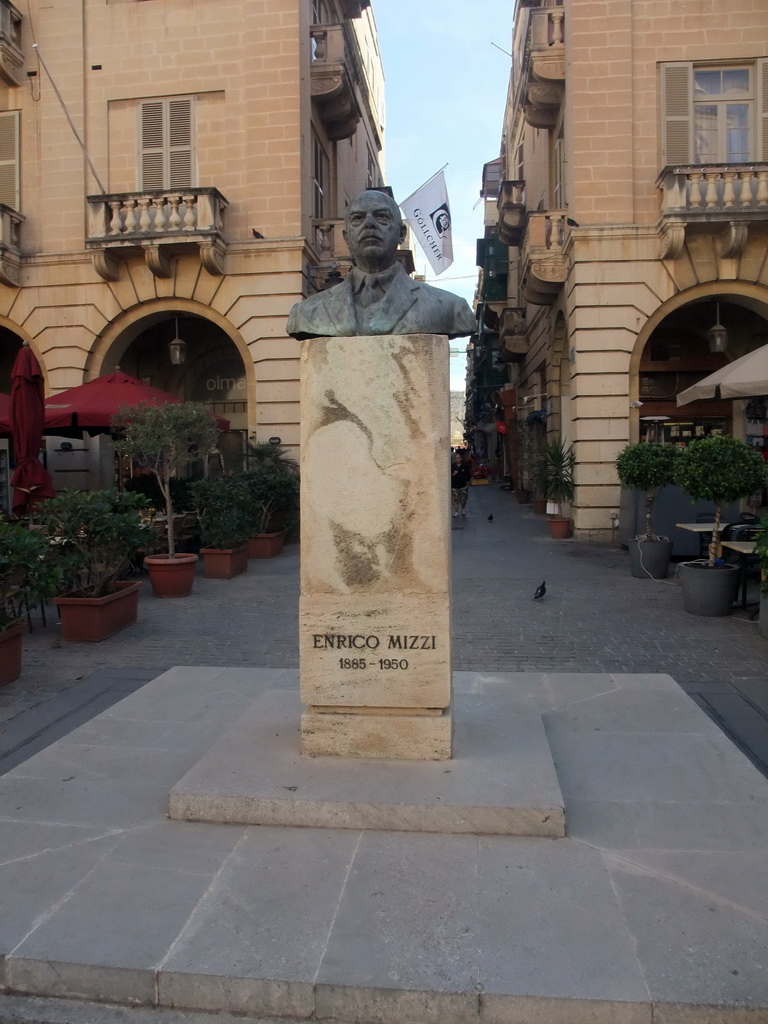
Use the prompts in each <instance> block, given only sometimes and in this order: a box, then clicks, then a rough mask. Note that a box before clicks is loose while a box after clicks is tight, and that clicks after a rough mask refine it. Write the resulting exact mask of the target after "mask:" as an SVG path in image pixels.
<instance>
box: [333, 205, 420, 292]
mask: <svg viewBox="0 0 768 1024" xmlns="http://www.w3.org/2000/svg"><path fill="white" fill-rule="evenodd" d="M404 237H405V225H404V224H403V223H402V221H401V219H400V213H399V211H398V210H397V208H396V206H395V204H394V203H393V202H392V201H391V200H390V199H389V198H388V197H387V196H385V195H384V194H383V193H382V192H362V193H361V194H360V195H359V196H356V197H355V198H354V199H353V200H352V203H351V205H350V207H349V209H348V210H347V216H346V226H345V230H344V238H345V239H346V242H347V245H348V246H349V251H350V252H351V253H352V256H353V257H354V259H355V262H356V263H357V265H358V267H360V269H361V270H363V271H364V272H365V273H368V274H371V273H379V272H380V271H382V270H386V269H387V267H390V266H392V264H393V263H394V262H395V250H396V249H397V246H398V245H399V243H400V242H401V241H402V240H403V238H404Z"/></svg>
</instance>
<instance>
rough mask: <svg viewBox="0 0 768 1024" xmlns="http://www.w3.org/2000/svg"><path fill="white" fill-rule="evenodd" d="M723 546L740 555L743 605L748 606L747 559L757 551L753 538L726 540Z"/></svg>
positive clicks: (722, 543)
mask: <svg viewBox="0 0 768 1024" xmlns="http://www.w3.org/2000/svg"><path fill="white" fill-rule="evenodd" d="M720 546H721V547H724V548H728V549H729V550H731V551H735V552H736V553H737V554H738V556H739V574H740V576H741V607H742V608H746V607H747V559H748V558H749V556H750V555H754V553H755V542H754V541H753V540H724V541H721V544H720Z"/></svg>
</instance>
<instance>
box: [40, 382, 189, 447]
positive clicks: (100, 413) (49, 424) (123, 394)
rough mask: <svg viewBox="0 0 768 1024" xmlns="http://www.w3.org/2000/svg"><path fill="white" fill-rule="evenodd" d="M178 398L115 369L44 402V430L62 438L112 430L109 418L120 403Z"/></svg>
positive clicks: (164, 402) (156, 401)
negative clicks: (85, 431)
mask: <svg viewBox="0 0 768 1024" xmlns="http://www.w3.org/2000/svg"><path fill="white" fill-rule="evenodd" d="M180 401H181V399H180V398H176V396H175V395H169V394H168V393H167V392H166V391H160V389H159V388H153V387H151V386H150V385H149V384H144V383H143V381H140V380H137V379H136V378H135V377H129V376H128V374H127V373H121V372H120V370H115V372H114V373H108V374H107V376H106V377H98V378H97V379H96V380H92V381H89V382H88V383H87V384H81V385H80V386H79V387H76V388H69V389H68V390H67V391H61V392H59V394H58V395H52V396H51V397H50V398H49V399H48V400H47V401H46V403H45V432H46V433H47V434H58V435H59V436H61V437H82V434H83V431H84V430H87V431H88V433H89V434H100V433H105V432H107V431H109V430H111V429H112V419H113V417H115V416H116V415H117V413H118V411H119V409H120V407H121V406H123V405H127V406H133V405H141V404H142V403H143V404H149V405H165V404H167V403H168V402H180Z"/></svg>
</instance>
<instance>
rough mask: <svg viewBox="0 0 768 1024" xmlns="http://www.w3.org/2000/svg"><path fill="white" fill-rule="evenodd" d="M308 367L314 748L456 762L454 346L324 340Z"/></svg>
mask: <svg viewBox="0 0 768 1024" xmlns="http://www.w3.org/2000/svg"><path fill="white" fill-rule="evenodd" d="M301 366H302V392H301V403H302V441H301V607H300V631H299V633H300V641H299V643H300V655H301V699H302V702H303V703H304V704H306V705H307V707H306V710H305V712H304V714H303V715H302V720H301V736H302V752H303V753H304V754H308V755H311V756H339V757H377V758H408V759H415V760H439V759H443V758H448V757H450V756H451V735H452V723H451V641H450V632H451V631H450V624H451V623H450V575H451V574H450V493H449V491H450V469H449V465H450V442H449V415H450V413H449V382H448V375H449V352H448V340H447V338H445V337H442V336H438V335H430V334H419V335H394V336H378V337H366V338H314V339H310V340H307V341H303V342H302V343H301Z"/></svg>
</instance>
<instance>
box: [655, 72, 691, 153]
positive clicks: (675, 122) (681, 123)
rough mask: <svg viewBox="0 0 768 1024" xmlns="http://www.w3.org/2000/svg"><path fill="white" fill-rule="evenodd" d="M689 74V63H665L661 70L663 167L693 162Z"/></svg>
mask: <svg viewBox="0 0 768 1024" xmlns="http://www.w3.org/2000/svg"><path fill="white" fill-rule="evenodd" d="M692 71H693V69H692V67H691V65H690V64H665V65H664V66H663V67H662V69H661V110H662V153H661V163H662V166H663V167H668V166H671V165H673V164H689V163H690V162H691V160H692V159H693V154H692V152H691V151H692V146H691V119H692V109H691V108H692V97H691V91H692V79H693V73H692Z"/></svg>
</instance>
